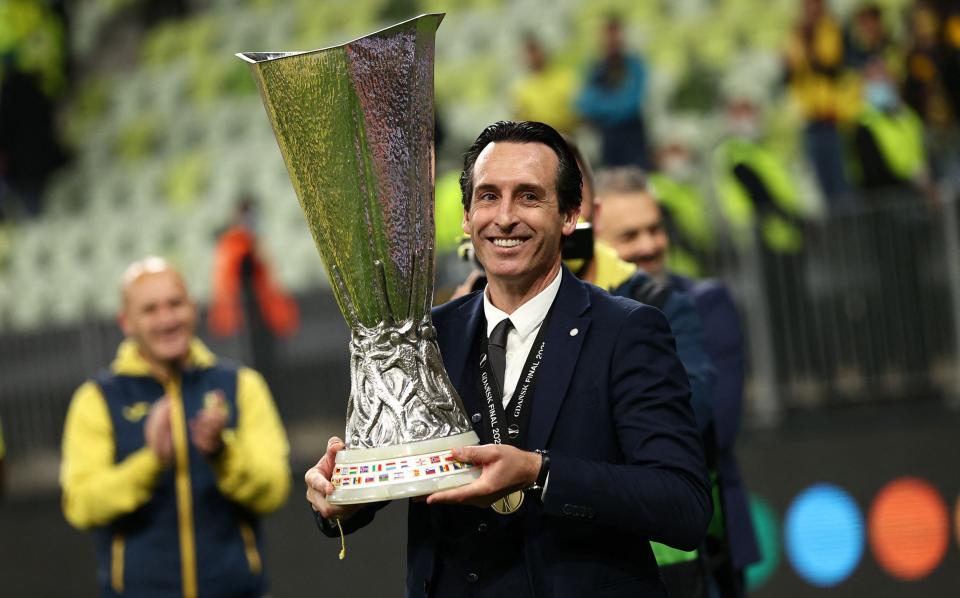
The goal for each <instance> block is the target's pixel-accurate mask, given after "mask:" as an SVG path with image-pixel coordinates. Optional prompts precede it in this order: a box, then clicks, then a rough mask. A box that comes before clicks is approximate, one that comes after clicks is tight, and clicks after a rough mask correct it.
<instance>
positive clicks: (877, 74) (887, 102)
mask: <svg viewBox="0 0 960 598" xmlns="http://www.w3.org/2000/svg"><path fill="white" fill-rule="evenodd" d="M863 78H864V81H863V100H864V102H863V110H862V112H861V113H860V116H859V117H858V118H857V122H856V127H855V129H854V155H855V156H856V165H857V171H858V174H859V177H858V181H859V184H860V187H861V189H862V190H863V191H864V193H865V194H867V197H866V199H867V200H868V201H869V202H870V203H872V204H874V205H875V204H876V203H878V202H882V201H884V200H887V199H889V200H892V201H899V200H903V199H904V192H907V193H906V194H907V195H909V192H910V191H917V190H919V191H922V192H924V193H927V194H928V195H929V196H930V197H933V188H932V181H931V179H930V176H929V171H928V169H927V156H926V149H925V147H924V130H923V121H922V120H920V117H919V116H917V114H916V113H915V112H914V111H913V110H912V109H911V108H910V107H909V106H908V105H906V104H905V103H904V102H903V101H901V99H900V93H899V90H898V88H897V83H896V81H895V80H894V78H893V76H892V74H891V73H890V70H889V68H888V67H887V64H886V63H885V62H884V60H883V59H882V58H879V57H878V58H874V59H873V60H871V61H870V62H868V63H867V64H866V66H865V67H864V73H863ZM878 193H880V194H883V195H882V196H881V195H877V194H878Z"/></svg>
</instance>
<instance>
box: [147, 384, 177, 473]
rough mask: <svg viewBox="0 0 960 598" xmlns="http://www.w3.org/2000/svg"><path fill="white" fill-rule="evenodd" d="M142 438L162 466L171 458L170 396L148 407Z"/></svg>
mask: <svg viewBox="0 0 960 598" xmlns="http://www.w3.org/2000/svg"><path fill="white" fill-rule="evenodd" d="M143 438H144V441H145V442H146V444H147V446H148V447H150V450H152V451H153V453H154V454H155V455H156V456H157V458H158V459H159V460H160V462H161V463H163V465H164V466H166V465H169V464H170V462H171V461H172V460H173V435H172V434H171V432H170V398H169V397H163V398H161V399H159V400H158V401H156V402H155V403H154V404H153V406H151V407H150V412H149V413H148V414H147V421H146V422H145V423H144V424H143Z"/></svg>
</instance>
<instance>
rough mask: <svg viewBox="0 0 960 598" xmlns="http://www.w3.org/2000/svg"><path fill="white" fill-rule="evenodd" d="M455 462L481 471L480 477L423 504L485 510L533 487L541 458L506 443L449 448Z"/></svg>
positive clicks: (429, 498) (432, 497)
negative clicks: (483, 508) (467, 506)
mask: <svg viewBox="0 0 960 598" xmlns="http://www.w3.org/2000/svg"><path fill="white" fill-rule="evenodd" d="M453 457H454V458H455V459H456V460H457V461H462V462H464V463H472V464H474V465H479V466H481V467H482V468H483V472H482V473H481V474H480V477H479V478H477V479H476V480H474V481H473V482H471V483H469V484H467V485H466V486H460V487H459V488H454V489H452V490H444V491H442V492H435V493H433V494H431V495H430V496H428V497H427V504H429V505H433V504H437V503H459V504H468V505H473V506H475V507H489V506H490V505H491V504H492V503H493V502H494V501H495V500H498V499H500V498H503V497H504V496H506V495H507V494H510V493H511V492H514V491H516V490H520V489H522V488H526V487H528V486H531V485H533V483H534V482H536V481H537V474H538V473H540V463H541V460H542V457H541V456H540V455H539V454H537V453H532V452H528V451H522V450H520V449H518V448H516V447H513V446H510V445H507V444H485V445H483V446H468V447H464V448H459V449H453Z"/></svg>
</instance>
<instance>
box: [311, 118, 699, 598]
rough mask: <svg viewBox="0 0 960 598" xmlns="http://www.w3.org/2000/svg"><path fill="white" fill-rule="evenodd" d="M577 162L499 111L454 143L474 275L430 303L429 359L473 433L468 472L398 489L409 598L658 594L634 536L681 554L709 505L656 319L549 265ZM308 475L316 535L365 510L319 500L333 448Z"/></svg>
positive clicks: (326, 486)
mask: <svg viewBox="0 0 960 598" xmlns="http://www.w3.org/2000/svg"><path fill="white" fill-rule="evenodd" d="M581 184H582V183H581V175H580V171H579V169H578V167H577V164H576V160H575V158H574V157H573V155H572V153H571V152H570V149H569V147H568V146H567V144H566V142H565V141H564V140H563V138H562V137H561V136H560V135H559V134H558V133H557V132H556V131H555V130H553V129H552V128H550V127H549V126H547V125H544V124H542V123H536V122H519V123H516V122H498V123H495V124H493V125H490V126H489V127H487V128H486V129H485V130H484V131H483V132H482V133H481V134H480V136H479V137H478V139H477V140H476V141H475V142H474V144H473V146H471V148H470V149H469V150H468V152H467V153H466V156H465V159H464V169H463V173H462V176H461V189H462V192H463V204H464V218H463V229H464V231H465V232H466V233H468V234H469V235H470V237H471V239H472V241H473V245H474V248H475V250H476V253H477V256H478V258H479V260H480V262H481V263H482V264H483V266H484V270H485V272H486V274H487V277H488V284H487V287H486V289H485V290H484V291H477V292H475V293H472V294H470V295H467V296H465V297H462V298H460V299H457V300H455V301H452V302H450V303H447V304H445V305H443V306H441V307H438V308H435V309H434V311H433V320H434V323H435V325H436V328H437V331H438V342H439V344H440V348H441V352H442V354H443V357H444V365H445V366H446V369H447V372H448V373H449V375H450V379H451V381H452V382H453V384H454V385H455V387H456V388H457V391H458V392H459V394H460V396H461V398H462V399H463V402H464V406H465V407H466V408H467V411H468V413H470V414H471V419H472V421H473V423H474V427H475V429H476V431H477V433H478V434H479V436H480V438H481V439H482V440H483V442H484V443H485V444H484V445H482V446H477V447H467V448H465V449H462V450H459V451H458V452H457V453H456V456H457V457H458V458H459V459H461V460H463V461H469V462H472V463H475V464H478V465H481V466H482V467H483V471H482V474H481V476H480V478H479V479H477V480H476V481H474V482H473V483H471V484H469V485H467V486H463V487H460V488H456V489H453V490H447V491H443V492H438V493H436V494H433V495H431V496H429V497H428V498H427V499H426V501H411V502H410V510H409V519H408V525H409V531H408V550H407V588H406V589H407V595H408V596H421V597H423V596H433V597H446V596H491V597H493V596H497V597H499V596H529V597H534V596H535V597H551V598H553V597H557V598H561V597H571V598H573V597H581V596H595V595H599V594H603V595H604V596H631V597H633V596H651V597H662V596H666V591H665V589H664V588H663V585H662V583H661V581H660V577H659V575H658V573H657V564H656V562H655V560H654V558H653V554H652V552H651V549H650V545H649V542H648V540H651V539H652V540H658V541H660V542H664V543H666V544H670V545H673V546H676V547H679V548H684V549H688V550H689V549H692V548H694V547H696V546H697V545H698V544H699V543H700V541H701V540H702V538H703V535H704V532H705V530H706V527H707V523H708V522H709V520H710V514H711V506H710V495H709V485H708V480H707V472H706V468H705V466H704V463H703V454H702V448H701V445H700V441H699V438H698V434H697V430H696V425H695V423H694V416H693V412H692V410H691V407H690V391H689V388H688V384H687V377H686V374H685V373H684V369H683V366H682V365H681V364H680V361H679V360H678V359H677V356H676V351H675V347H674V340H673V337H672V335H671V333H670V328H669V326H668V325H667V322H666V320H665V319H664V317H663V315H662V314H661V313H660V312H659V311H657V310H656V309H653V308H651V307H648V306H645V305H641V304H639V303H637V302H635V301H632V300H630V299H624V298H617V297H612V296H611V295H609V294H607V293H606V292H604V291H602V290H600V289H598V288H596V287H594V286H592V285H589V284H586V283H583V282H581V281H579V280H577V279H576V278H575V277H574V276H573V275H572V274H571V273H570V272H569V271H568V270H567V269H566V268H564V267H563V266H562V265H561V258H560V249H561V242H562V240H563V237H564V236H565V235H569V234H571V233H572V232H573V230H574V228H575V225H576V221H577V215H578V213H579V206H580V195H581ZM328 446H329V448H328V450H327V453H326V454H325V455H324V456H323V457H322V458H321V459H320V461H319V462H318V463H317V465H316V466H314V467H313V468H311V469H310V470H308V471H307V474H306V476H305V477H306V482H307V489H308V490H307V498H308V500H309V501H310V503H311V505H312V506H313V508H314V510H315V511H316V512H317V522H318V524H319V526H320V528H321V530H323V532H324V533H326V534H327V535H331V536H335V535H337V534H338V530H337V526H336V525H335V524H332V523H331V518H339V520H340V522H341V523H342V524H343V531H344V532H346V533H350V532H352V531H354V530H356V529H358V528H359V527H361V526H363V525H365V524H366V523H368V522H369V521H370V520H371V519H372V518H373V516H374V513H375V512H376V510H377V508H378V507H379V506H381V505H368V506H365V507H362V508H357V507H338V506H333V505H331V504H329V503H328V502H327V501H326V499H325V497H326V496H327V495H328V494H329V493H330V492H332V491H333V486H332V485H331V484H330V482H329V478H330V473H331V470H332V467H333V463H334V459H335V457H336V453H337V452H338V451H339V450H341V449H342V448H343V443H342V441H340V440H339V439H337V438H333V439H331V441H330V443H329V445H328Z"/></svg>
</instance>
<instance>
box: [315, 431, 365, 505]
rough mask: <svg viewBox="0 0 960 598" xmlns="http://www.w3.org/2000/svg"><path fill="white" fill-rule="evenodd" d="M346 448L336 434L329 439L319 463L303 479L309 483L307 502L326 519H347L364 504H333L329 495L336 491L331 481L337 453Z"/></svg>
mask: <svg viewBox="0 0 960 598" xmlns="http://www.w3.org/2000/svg"><path fill="white" fill-rule="evenodd" d="M344 448H346V447H345V446H344V444H343V441H342V440H340V439H339V438H337V437H336V436H334V437H333V438H331V439H330V440H329V441H327V452H326V454H324V455H323V457H321V458H320V460H319V461H317V464H316V465H314V466H313V467H311V468H310V469H308V470H307V473H306V474H304V476H303V481H305V482H306V483H307V502H309V503H310V506H311V507H313V510H314V511H316V512H317V513H320V516H321V517H323V518H324V519H340V520H341V521H345V520H347V519H349V518H350V517H351V516H353V514H354V513H356V512H357V511H359V510H360V507H362V506H363V505H332V504H330V503H329V502H327V497H328V496H330V495H331V494H332V493H333V491H334V489H335V488H334V486H333V484H332V483H331V482H330V478H331V477H332V476H333V468H334V465H335V464H336V459H337V453H338V452H340V451H342V450H343V449H344Z"/></svg>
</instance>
